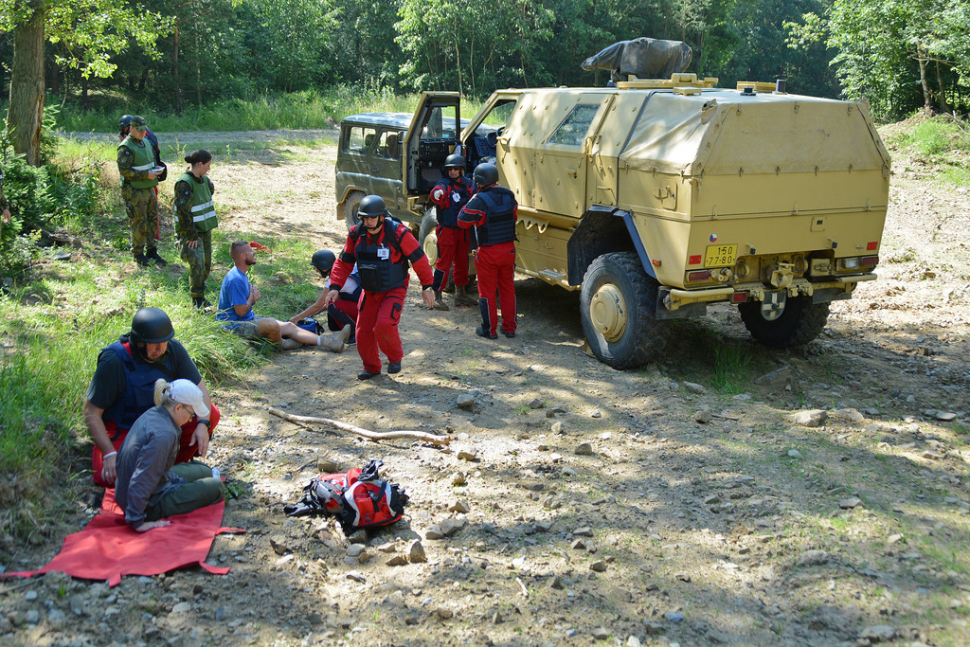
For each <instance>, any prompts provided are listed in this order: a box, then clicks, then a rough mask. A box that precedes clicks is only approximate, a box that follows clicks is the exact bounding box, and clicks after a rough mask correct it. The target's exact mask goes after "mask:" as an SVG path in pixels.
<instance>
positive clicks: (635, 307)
mask: <svg viewBox="0 0 970 647" xmlns="http://www.w3.org/2000/svg"><path fill="white" fill-rule="evenodd" d="M658 289H659V284H658V283H657V281H656V280H655V279H653V278H651V277H650V276H648V275H647V273H646V272H645V271H644V270H643V265H642V264H641V263H640V258H639V257H638V256H637V255H636V254H635V253H633V252H614V253H611V254H604V255H603V256H600V257H598V258H597V259H596V260H594V261H593V262H592V263H591V264H590V266H589V269H587V270H586V276H585V277H584V278H583V287H582V291H581V293H580V300H579V310H580V317H581V318H582V322H583V332H584V333H585V334H586V341H587V342H589V347H590V349H591V350H592V351H593V354H594V355H595V356H596V358H597V359H599V360H600V361H601V362H603V363H604V364H608V365H610V366H612V367H613V368H633V367H636V366H642V365H643V364H646V363H647V362H650V361H652V360H654V359H656V358H658V357H659V356H660V354H661V353H662V352H663V349H664V346H665V345H666V343H667V325H666V322H664V321H659V320H657V319H654V313H655V312H656V307H657V292H658Z"/></svg>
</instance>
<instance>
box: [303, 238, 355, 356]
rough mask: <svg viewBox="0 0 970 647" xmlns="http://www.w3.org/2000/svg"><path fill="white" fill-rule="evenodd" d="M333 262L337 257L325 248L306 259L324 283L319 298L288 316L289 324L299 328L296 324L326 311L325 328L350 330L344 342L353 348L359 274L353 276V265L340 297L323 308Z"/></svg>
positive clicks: (328, 290)
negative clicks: (293, 314)
mask: <svg viewBox="0 0 970 647" xmlns="http://www.w3.org/2000/svg"><path fill="white" fill-rule="evenodd" d="M336 260H337V256H336V255H335V254H334V253H333V252H331V251H330V250H329V249H321V250H320V251H318V252H314V254H313V257H312V258H311V259H310V265H312V266H313V269H314V270H316V272H317V275H318V276H319V277H320V278H322V279H323V280H324V284H323V292H321V293H320V298H319V299H317V300H316V302H315V303H314V304H313V305H311V306H310V307H308V308H307V309H306V310H304V311H303V312H301V313H300V314H298V315H296V316H295V317H290V323H294V324H296V325H298V326H299V325H300V322H301V321H303V320H304V319H306V318H307V317H313V316H316V315H317V314H319V313H320V312H323V311H324V310H326V311H327V328H329V329H330V330H334V331H336V330H343V329H344V328H345V327H346V328H350V331H351V332H350V338H349V339H347V343H348V344H350V345H353V344H356V343H357V338H356V336H355V334H354V331H355V330H356V328H357V303H358V302H359V301H360V294H361V292H362V291H363V290H362V289H361V287H360V275H358V274H357V266H356V265H354V269H353V270H351V272H350V276H348V277H347V280H346V281H344V284H343V287H341V288H340V295H339V296H338V297H337V300H336V301H334V302H333V303H331V304H330V305H324V302H325V301H326V299H327V294H329V293H330V272H331V270H332V269H333V264H334V262H335V261H336Z"/></svg>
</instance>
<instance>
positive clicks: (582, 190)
mask: <svg viewBox="0 0 970 647" xmlns="http://www.w3.org/2000/svg"><path fill="white" fill-rule="evenodd" d="M716 81H717V79H710V78H706V79H698V78H697V77H696V75H694V74H686V73H675V74H673V76H672V77H671V78H670V79H662V80H636V79H634V80H629V81H621V82H619V83H616V84H615V87H607V88H536V89H521V90H520V89H509V90H500V91H497V92H495V93H493V94H492V96H491V97H490V98H489V99H488V101H487V102H486V103H485V105H484V106H483V107H482V109H481V110H480V111H479V113H478V114H477V115H475V116H474V117H473V118H472V119H471V120H470V121H469V122H467V125H465V126H464V128H463V129H462V130H461V132H457V130H456V128H455V127H454V125H455V124H459V123H462V124H464V123H465V122H463V121H462V120H461V118H460V112H459V111H460V103H459V97H458V95H457V94H455V93H425V94H424V95H422V98H421V103H420V105H419V108H418V110H417V112H416V113H415V114H414V115H413V116H410V117H409V123H408V126H407V130H406V131H403V130H402V131H400V149H401V157H400V159H399V160H397V162H396V164H395V166H394V174H395V181H396V182H397V183H398V184H397V185H396V186H397V187H398V188H396V189H395V191H397V193H396V194H395V195H393V196H390V198H391V199H390V200H388V204H389V205H391V207H390V208H391V210H392V212H394V213H395V215H398V216H399V217H401V218H402V219H404V220H407V221H410V222H412V223H414V224H415V227H418V223H420V232H419V233H420V235H421V239H422V240H424V241H425V249H426V251H429V252H430V253H432V255H433V252H434V251H435V250H434V244H433V242H434V239H433V233H432V232H433V230H434V227H433V225H434V224H435V221H434V217H435V216H434V210H433V209H431V208H430V204H429V201H428V191H429V190H430V188H431V186H432V185H433V184H434V182H435V181H436V180H437V179H438V178H440V177H441V173H442V170H441V165H442V163H443V161H444V158H445V157H446V156H447V155H448V154H450V153H451V152H453V151H460V152H462V153H463V154H464V156H465V158H466V161H467V169H468V170H467V172H468V173H471V172H472V170H473V169H474V167H475V166H476V165H477V164H479V163H481V162H483V161H489V162H492V163H494V164H495V165H496V166H497V167H498V169H499V173H500V183H501V184H502V185H503V186H506V187H508V188H510V189H511V190H512V191H514V192H515V195H516V198H517V199H518V202H519V222H518V225H517V228H516V234H517V238H518V240H517V243H516V249H517V270H518V271H520V272H522V273H524V274H527V275H529V276H533V277H537V278H540V279H542V280H544V281H546V282H548V283H550V284H553V285H558V286H560V287H563V288H566V289H571V290H580V291H581V298H580V317H581V320H582V325H583V330H584V332H585V335H586V339H587V341H588V342H589V346H590V348H591V350H592V352H593V353H594V354H595V355H596V357H597V358H599V359H600V360H601V361H603V362H605V363H607V364H609V365H610V366H614V367H616V368H628V367H634V366H638V365H641V364H643V363H645V362H648V361H650V360H652V359H654V358H656V357H657V355H658V354H659V353H660V352H661V351H662V349H663V347H664V343H665V340H666V336H667V325H666V324H667V322H668V321H669V320H671V319H682V318H688V317H701V316H703V315H704V314H705V312H706V309H707V306H708V305H709V304H712V303H729V304H735V305H736V306H737V307H738V310H739V312H740V315H741V318H742V320H743V321H744V324H745V326H746V327H747V328H748V330H749V332H750V333H751V335H752V336H753V337H754V338H755V339H757V340H758V341H760V342H762V343H764V344H766V345H768V346H773V347H779V348H783V347H788V346H794V345H798V344H804V343H807V342H809V341H811V340H812V339H814V338H815V337H817V336H818V334H819V333H820V332H821V331H822V329H823V328H824V327H825V324H826V320H827V317H828V313H829V304H830V302H832V301H834V300H837V299H848V298H850V297H851V296H852V292H853V290H854V289H855V287H856V285H857V284H858V283H860V282H862V281H870V280H873V279H875V278H876V274H875V272H874V271H875V268H876V266H877V264H878V262H879V256H878V254H879V245H880V240H881V237H882V230H883V224H884V221H885V216H886V208H887V205H888V196H889V174H890V158H889V154H888V152H887V151H886V149H885V147H884V146H883V144H882V142H881V141H880V139H879V136H878V134H877V132H876V130H875V128H874V126H873V123H872V120H871V119H870V117H869V112H868V109H867V105H866V104H865V103H864V102H846V101H836V100H830V99H820V98H813V97H808V96H799V95H794V94H787V93H786V92H784V91H783V88H781V87H779V86H776V85H775V84H765V83H739V84H738V88H737V89H721V88H716V87H715V84H716ZM400 119H401V122H400V123H402V124H403V121H404V118H400ZM377 135H379V133H375V139H374V141H372V142H371V144H372V145H377V144H376V143H375V142H376V141H377V139H376V136H377ZM351 146H352V141H351V139H350V138H349V136H348V133H347V129H346V127H345V129H344V131H343V132H342V135H341V141H340V147H341V154H344V153H345V152H346V150H347V148H348V147H351ZM340 166H341V165H340V162H339V161H338V170H337V200H338V215H346V213H347V212H348V210H349V209H351V208H352V205H353V202H354V199H355V195H356V192H359V191H361V190H362V189H354V188H348V187H349V184H348V183H347V182H346V181H343V180H342V179H341V173H342V171H341V168H340ZM375 168H376V167H375ZM372 170H373V169H372ZM388 197H389V196H387V195H385V198H386V199H387V198H388Z"/></svg>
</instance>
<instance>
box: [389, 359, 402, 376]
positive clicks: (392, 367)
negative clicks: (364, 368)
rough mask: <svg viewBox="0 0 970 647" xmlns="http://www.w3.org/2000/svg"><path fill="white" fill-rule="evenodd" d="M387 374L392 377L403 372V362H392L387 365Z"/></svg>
mask: <svg viewBox="0 0 970 647" xmlns="http://www.w3.org/2000/svg"><path fill="white" fill-rule="evenodd" d="M387 372H388V373H389V374H391V375H393V374H394V373H400V372H401V362H391V363H389V364H388V365H387Z"/></svg>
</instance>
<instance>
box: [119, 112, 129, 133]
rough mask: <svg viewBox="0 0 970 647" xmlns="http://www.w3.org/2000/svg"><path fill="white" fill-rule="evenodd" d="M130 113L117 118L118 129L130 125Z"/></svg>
mask: <svg viewBox="0 0 970 647" xmlns="http://www.w3.org/2000/svg"><path fill="white" fill-rule="evenodd" d="M131 119H132V117H131V115H121V119H119V120H118V129H119V130H124V129H125V128H127V127H128V126H130V125H131Z"/></svg>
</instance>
